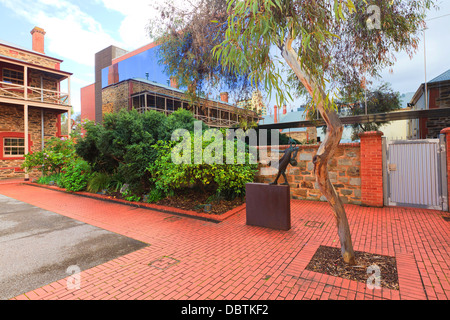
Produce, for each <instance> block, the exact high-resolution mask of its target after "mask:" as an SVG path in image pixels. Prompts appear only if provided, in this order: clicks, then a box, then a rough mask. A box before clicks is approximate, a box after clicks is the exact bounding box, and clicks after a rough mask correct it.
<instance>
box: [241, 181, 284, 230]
mask: <svg viewBox="0 0 450 320" xmlns="http://www.w3.org/2000/svg"><path fill="white" fill-rule="evenodd" d="M245 198H246V211H247V225H251V226H258V227H266V228H271V229H276V230H284V231H287V230H289V229H291V194H290V188H289V186H282V185H269V184H264V183H247V184H246V185H245Z"/></svg>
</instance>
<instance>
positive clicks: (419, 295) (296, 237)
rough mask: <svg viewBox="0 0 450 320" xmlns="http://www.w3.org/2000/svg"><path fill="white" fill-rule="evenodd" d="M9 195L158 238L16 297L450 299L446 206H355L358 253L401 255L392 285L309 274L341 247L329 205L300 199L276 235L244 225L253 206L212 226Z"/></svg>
mask: <svg viewBox="0 0 450 320" xmlns="http://www.w3.org/2000/svg"><path fill="white" fill-rule="evenodd" d="M0 194H3V195H6V196H9V197H12V198H15V199H17V200H21V201H24V202H27V203H30V204H32V205H35V206H38V207H40V208H43V209H45V210H49V211H53V212H56V213H59V214H61V215H65V216H68V217H70V218H73V219H77V220H80V221H83V222H86V223H89V224H92V225H94V226H97V227H100V228H103V229H106V230H109V231H112V232H116V233H119V234H122V235H125V236H128V237H130V238H134V239H137V240H140V241H143V242H146V243H148V244H150V246H148V247H146V248H144V249H141V250H138V251H136V252H133V253H130V254H128V255H125V256H122V257H120V258H117V259H115V260H112V261H110V262H107V263H105V264H102V265H99V266H96V267H94V268H91V269H89V270H85V271H82V272H81V274H80V280H81V283H80V289H69V288H68V286H67V281H68V278H66V279H62V280H60V281H57V282H54V283H50V284H48V285H46V286H43V287H42V288H36V289H35V290H33V291H31V292H27V293H24V294H23V295H20V296H18V297H16V298H14V299H33V300H34V299H86V300H88V299H95V300H100V299H164V300H165V299H227V300H237V299H250V300H259V299H269V300H272V299H281V300H296V299H313V300H314V299H336V300H338V299H347V300H348V299H356V300H378V299H393V300H398V299H408V300H410V299H430V300H431V299H433V300H434V299H444V300H448V299H449V297H450V282H449V276H450V272H449V269H450V267H449V265H450V259H449V257H450V228H449V226H450V225H449V222H447V221H445V220H444V219H443V216H449V214H448V213H445V212H441V211H433V210H423V209H410V208H391V207H389V208H368V207H360V206H355V205H347V206H346V210H347V215H348V219H349V223H350V227H351V231H352V238H353V243H354V249H355V250H357V251H366V252H371V253H375V254H381V255H389V256H395V257H396V259H397V268H398V274H399V287H400V289H399V290H388V289H385V288H381V289H369V288H368V287H367V286H366V284H365V283H362V282H356V281H350V280H346V279H342V278H338V277H333V276H328V275H324V274H320V273H315V272H311V271H308V270H305V267H306V265H307V264H308V261H309V260H310V259H311V257H312V256H313V254H314V252H315V251H316V249H317V248H318V246H319V245H327V246H335V247H337V246H338V242H339V241H338V238H337V232H336V227H335V224H334V218H333V214H332V212H331V209H330V207H329V205H328V204H327V203H323V202H313V201H293V202H292V206H291V208H292V229H291V230H290V231H276V230H271V229H266V228H260V227H253V226H247V225H245V210H244V211H241V212H239V213H237V214H235V215H234V216H231V217H230V218H228V219H227V220H225V221H223V222H221V223H212V222H206V221H201V220H196V219H191V218H187V217H181V218H178V219H173V218H171V216H172V215H170V214H167V213H161V212H156V211H151V210H147V209H140V208H134V207H130V206H126V205H123V204H116V203H109V202H104V201H100V200H96V199H90V198H85V197H80V196H76V195H71V194H67V193H62V192H57V191H52V190H47V189H42V188H36V187H32V186H28V185H22V184H3V185H1V184H0ZM311 221H314V222H319V223H317V224H314V223H311ZM308 222H310V223H308ZM321 224H323V225H322V226H321ZM311 226H313V227H311ZM314 226H321V227H320V228H319V227H314ZM381 276H382V275H381Z"/></svg>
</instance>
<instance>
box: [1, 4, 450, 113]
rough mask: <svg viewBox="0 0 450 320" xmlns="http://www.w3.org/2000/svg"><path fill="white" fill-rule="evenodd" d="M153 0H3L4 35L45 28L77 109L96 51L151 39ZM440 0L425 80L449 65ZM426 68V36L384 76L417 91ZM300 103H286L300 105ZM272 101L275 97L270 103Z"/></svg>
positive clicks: (22, 36)
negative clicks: (148, 27)
mask: <svg viewBox="0 0 450 320" xmlns="http://www.w3.org/2000/svg"><path fill="white" fill-rule="evenodd" d="M153 1H157V0H83V1H67V0H0V39H2V40H5V41H7V42H11V43H14V44H17V45H19V46H22V47H25V48H29V49H31V34H30V31H31V30H32V29H33V28H34V27H35V26H38V27H41V28H43V29H44V30H45V31H46V35H45V53H46V54H47V55H49V56H52V57H55V58H59V59H62V60H64V62H63V63H62V65H61V69H62V70H64V71H68V72H71V73H73V76H72V78H71V93H72V104H73V108H74V112H75V113H79V112H80V110H81V104H80V89H81V88H82V87H84V86H87V85H90V84H92V83H94V81H95V78H94V57H95V53H96V52H98V51H100V50H102V49H104V48H106V47H108V46H110V45H115V46H118V47H120V48H123V49H125V50H127V51H132V50H135V49H138V48H140V47H142V46H144V45H146V44H148V43H150V42H152V39H150V38H149V37H148V35H147V31H146V25H147V23H148V20H149V19H150V18H151V17H152V16H153V15H154V14H155V12H154V11H153V10H152V8H151V7H150V6H149V3H151V2H153ZM438 3H439V6H440V10H439V11H435V10H433V11H431V12H430V13H429V16H428V19H430V20H429V21H428V22H427V25H428V29H427V30H426V33H425V34H426V47H425V48H426V69H427V72H426V77H427V80H431V79H432V78H434V77H436V76H438V75H439V74H441V73H443V72H445V71H446V70H448V69H450V58H449V56H450V55H449V53H450V1H449V0H441V1H439V2H438ZM446 14H448V16H444V15H446ZM439 16H444V17H441V18H436V17H439ZM435 18H436V19H435ZM422 40H423V39H422ZM424 70H425V64H424V44H423V41H422V42H421V44H420V45H419V49H418V51H417V53H416V54H415V56H414V57H413V59H410V58H409V57H408V56H407V55H406V54H398V55H397V63H396V65H395V66H394V67H393V70H392V73H391V72H389V70H385V71H384V72H383V73H382V78H383V81H386V82H389V83H391V85H392V88H393V89H394V90H395V91H399V92H400V93H407V92H415V91H416V90H417V89H418V87H419V86H420V84H421V83H423V82H424V81H425V72H424ZM63 88H64V87H63ZM63 90H64V89H63ZM300 103H301V101H298V100H297V101H295V102H294V103H292V104H288V108H291V107H292V108H294V109H296V108H297V107H298V106H300V105H299V104H300ZM273 104H274V99H272V100H271V101H269V108H272V107H273Z"/></svg>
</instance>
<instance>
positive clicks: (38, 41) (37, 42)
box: [31, 27, 45, 54]
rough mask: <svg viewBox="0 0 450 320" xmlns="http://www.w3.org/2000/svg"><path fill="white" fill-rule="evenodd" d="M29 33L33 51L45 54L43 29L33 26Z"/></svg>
mask: <svg viewBox="0 0 450 320" xmlns="http://www.w3.org/2000/svg"><path fill="white" fill-rule="evenodd" d="M31 35H32V37H33V44H32V49H33V51H36V52H40V53H42V54H45V52H44V36H45V31H44V29H42V28H39V27H34V28H33V30H31Z"/></svg>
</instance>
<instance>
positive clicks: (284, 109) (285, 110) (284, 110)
mask: <svg viewBox="0 0 450 320" xmlns="http://www.w3.org/2000/svg"><path fill="white" fill-rule="evenodd" d="M286 113H287V109H286V105H284V106H283V114H286Z"/></svg>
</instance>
